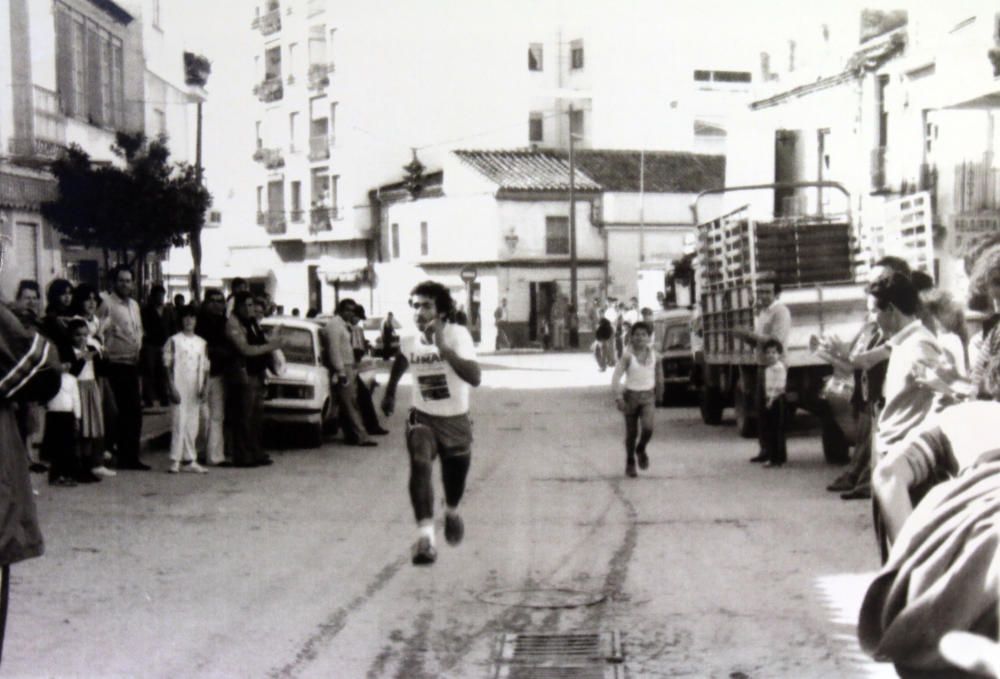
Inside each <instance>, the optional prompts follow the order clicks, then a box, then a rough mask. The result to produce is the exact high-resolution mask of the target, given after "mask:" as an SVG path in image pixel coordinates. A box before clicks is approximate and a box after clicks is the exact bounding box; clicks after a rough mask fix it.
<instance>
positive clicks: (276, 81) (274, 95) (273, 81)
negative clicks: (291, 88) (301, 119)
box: [253, 77, 285, 104]
mask: <svg viewBox="0 0 1000 679" xmlns="http://www.w3.org/2000/svg"><path fill="white" fill-rule="evenodd" d="M253 93H254V94H255V95H257V98H258V99H260V100H261V101H262V102H264V103H265V104H266V103H268V102H271V101H278V100H279V99H281V98H282V97H283V96H285V89H284V87H282V85H281V78H280V77H278V78H268V79H267V80H264V81H262V82H259V83H257V84H256V85H254V87H253Z"/></svg>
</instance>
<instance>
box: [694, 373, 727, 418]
mask: <svg viewBox="0 0 1000 679" xmlns="http://www.w3.org/2000/svg"><path fill="white" fill-rule="evenodd" d="M698 394H699V398H698V408H699V410H701V421H702V422H704V423H705V424H709V425H713V426H715V425H718V424H722V410H723V405H722V392H720V391H719V388H718V387H711V386H709V385H708V384H707V383H703V384H702V385H701V390H700V391H699V392H698Z"/></svg>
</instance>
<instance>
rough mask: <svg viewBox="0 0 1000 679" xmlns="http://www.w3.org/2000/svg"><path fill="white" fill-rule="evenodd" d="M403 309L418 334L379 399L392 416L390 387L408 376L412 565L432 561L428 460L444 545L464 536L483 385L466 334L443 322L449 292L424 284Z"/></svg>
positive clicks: (407, 342)
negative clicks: (441, 498)
mask: <svg viewBox="0 0 1000 679" xmlns="http://www.w3.org/2000/svg"><path fill="white" fill-rule="evenodd" d="M410 306H411V307H413V317H414V321H415V322H416V325H417V328H418V329H419V331H420V333H419V334H418V335H410V336H407V337H403V338H402V340H401V342H400V349H399V353H398V354H397V355H396V360H395V362H394V363H393V364H392V372H391V373H390V375H389V384H388V385H386V388H385V395H384V396H383V397H382V412H384V413H385V414H386V415H391V414H392V411H393V409H394V408H395V405H396V386H397V385H398V384H399V380H400V378H401V377H402V376H403V373H405V372H406V370H407V368H412V369H413V374H414V375H413V377H414V379H413V406H412V407H411V409H410V415H409V417H408V418H407V425H406V448H407V450H408V451H409V454H410V502H411V504H412V505H413V513H414V516H415V518H416V520H417V530H418V538H417V543H416V545H415V546H414V551H413V564H414V565H416V566H426V565H430V564H432V563H434V561H435V560H436V559H437V551H436V550H435V548H434V489H433V484H432V481H431V472H432V471H433V468H434V458H435V457H440V458H441V477H442V482H443V485H444V495H445V515H444V537H445V540H447V542H448V544H450V545H457V544H458V543H460V542H461V541H462V537H463V536H464V535H465V524H464V523H463V522H462V517H461V516H459V514H458V503H459V501H460V500H461V499H462V494H463V493H464V492H465V479H466V476H468V473H469V461H470V457H471V454H472V453H471V446H472V420H470V419H469V391H470V389H469V387H470V386H472V387H478V386H479V383H480V381H481V379H482V373H481V371H480V369H479V364H478V363H477V362H476V349H475V345H474V344H473V342H472V335H470V334H469V331H468V329H466V328H465V327H464V326H462V325H459V324H457V323H453V322H451V321H450V320H449V319H451V318H453V317H454V313H455V303H454V301H453V300H452V298H451V293H450V292H449V291H448V288H446V287H444V286H443V285H441V284H440V283H435V282H433V281H426V282H424V283H421V284H419V285H417V286H416V287H415V288H413V290H412V291H410Z"/></svg>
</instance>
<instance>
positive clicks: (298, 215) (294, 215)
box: [288, 209, 305, 224]
mask: <svg viewBox="0 0 1000 679" xmlns="http://www.w3.org/2000/svg"><path fill="white" fill-rule="evenodd" d="M304 214H305V210H301V209H300V210H291V211H290V212H289V213H288V216H289V218H290V219H291V220H292V223H294V224H298V223H299V222H301V221H302V216H303V215H304Z"/></svg>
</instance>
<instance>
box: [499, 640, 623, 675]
mask: <svg viewBox="0 0 1000 679" xmlns="http://www.w3.org/2000/svg"><path fill="white" fill-rule="evenodd" d="M623 663H624V651H623V649H622V639H621V633H620V632H617V631H615V632H569V633H565V634H501V635H499V636H498V637H497V640H496V644H495V646H494V666H495V672H494V674H493V676H494V678H495V679H556V678H560V677H561V678H565V679H570V678H572V679H612V678H615V677H621V676H622V669H623Z"/></svg>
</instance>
